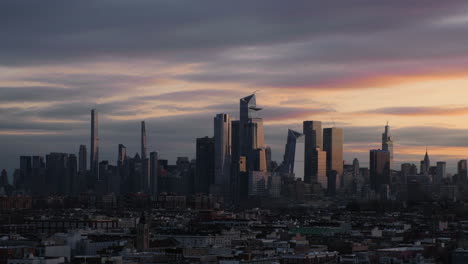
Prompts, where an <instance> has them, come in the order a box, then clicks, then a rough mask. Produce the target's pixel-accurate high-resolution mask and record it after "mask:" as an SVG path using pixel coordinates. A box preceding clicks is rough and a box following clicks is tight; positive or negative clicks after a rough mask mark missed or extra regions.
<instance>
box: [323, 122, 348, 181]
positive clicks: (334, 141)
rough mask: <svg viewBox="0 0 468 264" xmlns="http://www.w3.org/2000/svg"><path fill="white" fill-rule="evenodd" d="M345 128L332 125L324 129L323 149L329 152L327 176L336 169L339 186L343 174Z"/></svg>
mask: <svg viewBox="0 0 468 264" xmlns="http://www.w3.org/2000/svg"><path fill="white" fill-rule="evenodd" d="M343 143H344V136H343V129H342V128H337V127H332V128H325V129H324V130H323V150H324V151H326V152H327V176H329V175H330V173H331V172H332V171H336V184H337V187H339V186H341V181H340V178H341V176H342V174H343Z"/></svg>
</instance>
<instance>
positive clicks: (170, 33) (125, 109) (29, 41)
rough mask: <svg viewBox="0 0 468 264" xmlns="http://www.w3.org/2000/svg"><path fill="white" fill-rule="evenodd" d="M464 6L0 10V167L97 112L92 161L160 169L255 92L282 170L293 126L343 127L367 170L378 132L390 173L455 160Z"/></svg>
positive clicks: (463, 104) (20, 6)
mask: <svg viewBox="0 0 468 264" xmlns="http://www.w3.org/2000/svg"><path fill="white" fill-rule="evenodd" d="M467 27H468V3H467V2H466V1H440V0H426V1H407V0H393V1H375V0H367V1H361V0H350V1H312V0H304V1H299V0H298V1H296V0H294V1H284V0H268V1H266V0H265V1H264V0H256V1H243V0H241V1H227V0H226V1H224V0H213V1H205V0H200V1H179V0H161V1H154V0H151V1H121V0H112V1H110V0H109V1H106V0H103V1H87V0H83V1H72V2H66V1H49V0H41V1H18V0H5V1H1V2H0V113H1V114H0V146H1V149H2V151H1V152H0V169H2V168H5V169H7V171H8V172H9V174H10V175H11V173H12V171H13V169H14V168H16V167H18V166H19V156H20V155H45V154H47V153H49V152H67V153H75V154H76V153H77V152H78V149H79V145H80V144H85V145H87V146H88V150H89V144H90V109H91V108H96V109H97V111H98V112H99V137H100V149H101V150H100V158H101V159H103V160H109V161H110V162H111V163H115V161H116V158H117V146H118V144H119V143H122V144H124V145H126V146H127V150H128V152H129V153H131V155H132V156H133V155H134V154H135V153H136V152H138V151H139V140H140V138H139V132H140V127H139V126H140V122H141V121H142V120H145V121H146V126H147V133H148V149H149V150H150V151H154V150H156V151H158V152H159V153H160V156H161V157H162V158H166V159H169V162H170V163H174V162H175V159H176V157H178V156H188V157H191V158H194V157H195V139H196V138H197V137H203V136H213V117H214V116H215V115H216V114H217V113H229V114H231V115H232V116H233V117H236V118H237V117H238V116H239V114H238V107H239V98H241V97H244V96H247V95H249V94H251V93H253V92H254V91H257V92H256V93H257V104H258V105H259V106H261V107H263V108H264V110H263V111H262V112H261V115H262V117H263V118H264V124H265V141H266V144H267V145H269V146H271V148H272V152H273V158H274V159H275V160H277V161H281V159H282V155H283V152H284V144H285V143H286V136H287V130H288V128H291V129H296V130H298V131H300V130H301V127H302V121H303V120H320V121H322V122H323V125H324V127H331V126H337V127H342V128H343V129H344V134H345V146H344V151H345V155H344V157H345V160H346V162H347V163H351V162H352V160H353V159H354V158H358V159H359V160H360V163H361V165H363V166H366V165H368V161H369V160H368V159H369V149H377V148H380V147H381V146H380V140H381V134H382V132H383V129H384V126H385V124H386V123H387V122H389V124H390V126H391V133H392V137H393V141H394V150H395V169H397V168H398V166H399V164H400V163H402V162H413V163H416V164H419V161H420V160H421V159H422V158H423V156H424V153H425V150H426V147H427V148H428V151H429V155H430V157H431V161H432V162H433V163H435V162H436V161H447V163H448V164H447V166H448V171H449V172H455V170H454V168H456V162H457V160H459V159H464V158H466V157H467V156H468V122H466V120H467V117H468V103H467V98H468V67H467V66H468V45H467V43H468V34H466V32H467V31H466V30H467Z"/></svg>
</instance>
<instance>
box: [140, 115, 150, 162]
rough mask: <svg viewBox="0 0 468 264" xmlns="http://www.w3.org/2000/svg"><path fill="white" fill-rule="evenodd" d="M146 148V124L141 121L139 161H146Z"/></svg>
mask: <svg viewBox="0 0 468 264" xmlns="http://www.w3.org/2000/svg"><path fill="white" fill-rule="evenodd" d="M146 158H148V157H147V148H146V124H145V121H141V159H146Z"/></svg>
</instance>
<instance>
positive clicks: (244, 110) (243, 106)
mask: <svg viewBox="0 0 468 264" xmlns="http://www.w3.org/2000/svg"><path fill="white" fill-rule="evenodd" d="M260 110H262V109H261V108H259V107H257V102H256V96H255V94H251V95H249V96H247V97H244V98H241V99H240V120H239V137H240V138H239V148H240V150H239V156H245V157H246V158H247V168H248V170H253V168H254V167H259V164H255V157H256V155H257V154H258V153H256V150H257V149H260V148H264V147H265V137H264V131H263V119H262V118H259V117H257V112H258V111H260ZM260 162H261V163H265V164H266V160H265V161H264V162H263V161H260Z"/></svg>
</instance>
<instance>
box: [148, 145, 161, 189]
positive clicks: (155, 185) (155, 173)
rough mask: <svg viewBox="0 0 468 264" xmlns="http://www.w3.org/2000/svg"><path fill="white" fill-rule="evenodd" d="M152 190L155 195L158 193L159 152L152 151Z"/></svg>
mask: <svg viewBox="0 0 468 264" xmlns="http://www.w3.org/2000/svg"><path fill="white" fill-rule="evenodd" d="M149 160H150V162H149V163H150V166H149V167H150V192H151V194H153V196H154V197H157V195H158V187H159V186H158V177H159V175H158V152H156V151H153V152H151V153H150V159H149Z"/></svg>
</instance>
